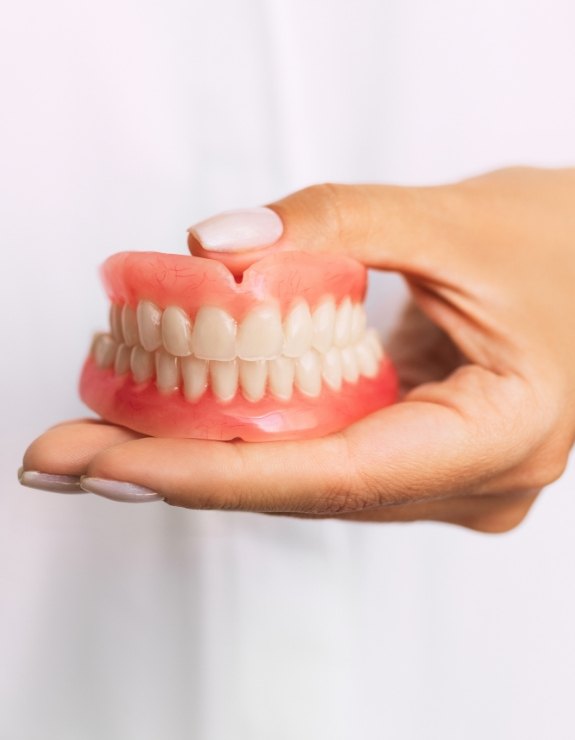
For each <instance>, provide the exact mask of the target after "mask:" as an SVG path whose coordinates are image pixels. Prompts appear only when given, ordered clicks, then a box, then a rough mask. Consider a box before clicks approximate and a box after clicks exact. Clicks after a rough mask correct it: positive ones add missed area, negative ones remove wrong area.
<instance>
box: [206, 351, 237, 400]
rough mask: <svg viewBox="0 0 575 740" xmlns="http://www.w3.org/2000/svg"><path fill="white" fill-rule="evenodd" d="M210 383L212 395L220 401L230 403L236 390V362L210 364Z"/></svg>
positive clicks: (217, 361)
mask: <svg viewBox="0 0 575 740" xmlns="http://www.w3.org/2000/svg"><path fill="white" fill-rule="evenodd" d="M210 382H211V386H212V390H213V392H214V394H215V395H216V396H217V397H218V398H219V399H220V400H221V401H231V400H232V398H233V397H234V396H235V395H236V391H237V390H238V361H237V360H229V361H227V362H221V361H219V360H215V361H214V362H210Z"/></svg>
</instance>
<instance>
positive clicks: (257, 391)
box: [240, 360, 268, 401]
mask: <svg viewBox="0 0 575 740" xmlns="http://www.w3.org/2000/svg"><path fill="white" fill-rule="evenodd" d="M267 377H268V369H267V363H266V361H265V360H240V385H241V386H242V393H243V395H244V397H245V398H247V400H248V401H260V400H261V399H262V398H263V397H264V393H265V392H266V381H267Z"/></svg>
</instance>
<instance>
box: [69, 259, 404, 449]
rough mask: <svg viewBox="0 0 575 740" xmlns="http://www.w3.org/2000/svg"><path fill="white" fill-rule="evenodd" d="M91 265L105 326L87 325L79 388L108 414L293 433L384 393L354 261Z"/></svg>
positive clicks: (341, 417) (224, 434)
mask: <svg viewBox="0 0 575 740" xmlns="http://www.w3.org/2000/svg"><path fill="white" fill-rule="evenodd" d="M102 276H103V281H104V285H105V287H106V291H107V293H108V296H109V298H110V301H111V306H110V328H109V331H107V332H106V333H101V334H97V335H96V336H95V338H94V341H93V343H92V347H91V350H90V354H89V357H88V359H87V360H86V363H85V365H84V368H83V371H82V377H81V381H80V394H81V396H82V399H83V400H84V402H85V403H86V404H87V405H88V406H90V407H91V408H92V409H93V410H94V411H96V412H97V413H99V414H100V415H101V416H102V417H103V418H104V419H106V420H108V421H110V422H113V423H115V424H120V425H122V426H126V427H129V428H131V429H134V430H136V431H138V432H142V433H143V434H148V435H152V436H162V437H190V438H198V439H216V440H231V439H236V438H240V439H244V440H246V441H261V440H273V439H303V438H309V437H316V436H323V435H325V434H329V433H331V432H335V431H338V430H341V429H342V428H344V427H345V426H347V425H349V424H351V423H352V422H354V421H357V420H358V419H360V418H362V417H363V416H365V415H366V414H369V413H372V412H373V411H375V410H377V409H379V408H382V407H383V406H385V405H387V404H389V403H392V402H393V401H394V400H395V398H396V394H397V381H396V375H395V371H394V369H393V366H392V364H391V362H390V360H389V359H388V358H387V357H386V355H385V353H384V351H383V349H382V346H381V342H380V340H379V337H378V335H377V333H376V331H375V330H374V329H369V328H367V327H366V314H365V308H364V305H363V299H364V297H365V290H366V279H367V276H366V270H365V268H364V267H363V266H362V265H361V264H359V263H358V262H356V261H355V260H352V259H350V258H347V257H342V256H325V255H318V254H311V253H305V252H279V253H275V254H273V255H269V256H267V257H265V258H263V259H261V260H259V261H257V262H255V263H253V264H252V265H251V266H250V267H248V268H247V269H246V270H245V271H244V273H243V275H241V276H239V277H236V278H235V277H234V276H233V275H232V273H231V272H230V271H229V270H228V268H227V267H226V266H225V265H223V264H222V263H220V262H218V261H216V260H210V259H204V258H201V257H189V256H182V255H171V254H162V253H157V252H122V253H119V254H116V255H113V256H112V257H110V258H109V259H108V260H107V261H106V262H105V263H104V265H103V267H102Z"/></svg>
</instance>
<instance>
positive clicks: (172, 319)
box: [162, 306, 192, 357]
mask: <svg viewBox="0 0 575 740" xmlns="http://www.w3.org/2000/svg"><path fill="white" fill-rule="evenodd" d="M162 339H163V341H164V347H165V348H166V350H167V351H168V352H169V353H170V354H171V355H176V356H177V357H187V356H188V355H191V354H192V325H191V322H190V319H189V317H188V315H187V314H186V313H185V312H184V311H182V309H181V308H178V306H168V308H166V309H165V311H164V315H163V316H162Z"/></svg>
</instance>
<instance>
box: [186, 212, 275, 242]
mask: <svg viewBox="0 0 575 740" xmlns="http://www.w3.org/2000/svg"><path fill="white" fill-rule="evenodd" d="M283 230H284V227H283V223H282V220H281V218H280V217H279V216H278V214H277V213H276V212H275V211H272V209H271V208H263V207H261V208H243V209H240V210H236V211H224V213H220V214H218V215H217V216H212V218H208V219H206V220H205V221H200V223H199V224H196V225H195V226H191V227H190V228H189V229H188V231H189V232H190V233H191V234H193V235H194V236H195V237H196V239H197V240H198V241H199V242H200V244H201V245H202V247H203V248H204V249H205V250H206V251H209V252H244V251H249V250H250V249H259V248H261V247H268V246H270V245H271V244H275V242H277V240H278V239H279V238H280V236H281V235H282V234H283Z"/></svg>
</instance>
